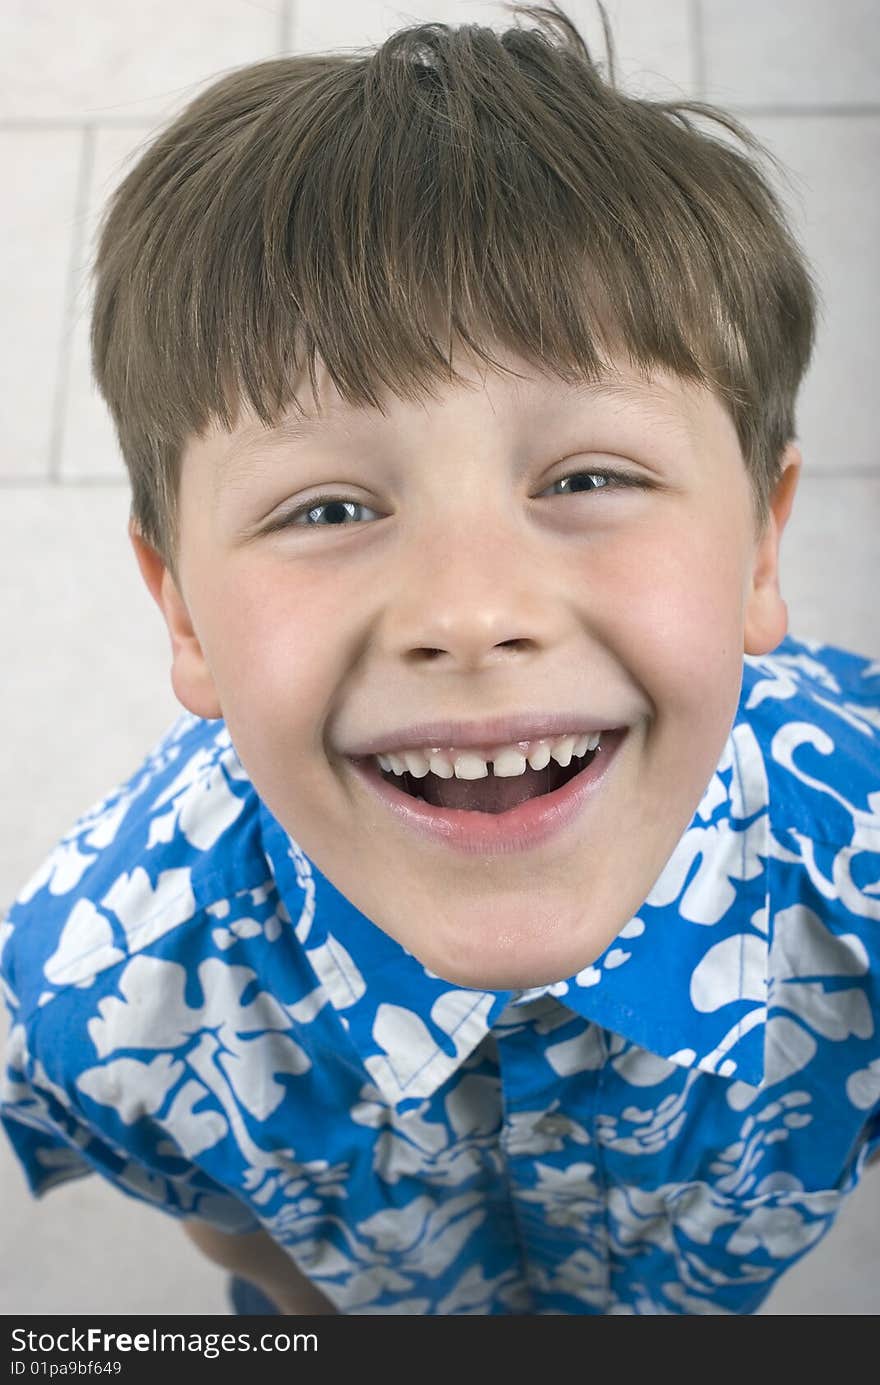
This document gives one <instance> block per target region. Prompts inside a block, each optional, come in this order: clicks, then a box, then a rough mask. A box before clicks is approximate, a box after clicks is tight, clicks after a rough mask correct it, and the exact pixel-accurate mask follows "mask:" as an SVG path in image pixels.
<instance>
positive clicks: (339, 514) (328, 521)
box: [263, 471, 647, 534]
mask: <svg viewBox="0 0 880 1385" xmlns="http://www.w3.org/2000/svg"><path fill="white" fill-rule="evenodd" d="M646 484H647V483H646V482H645V481H644V480H643V479H642V478H641V477H639V476H629V475H627V474H626V473H624V472H618V471H575V472H572V473H571V474H570V475H568V476H561V477H560V478H559V480H557V481H552V482H551V483H550V485H549V486H548V487H547V490H549V491H552V490H553V487H554V486H561V487H564V489H562V490H559V491H556V494H557V495H583V494H584V493H589V492H591V491H598V490H620V489H622V488H623V487H625V486H642V487H644V486H645V485H646ZM547 490H545V491H542V492H541V495H542V496H543V495H546V493H547ZM358 511H366V512H367V514H371V515H373V516H374V517H376V518H378V519H381V518H382V516H381V515H379V514H378V513H377V511H376V510H371V509H370V507H369V505H364V504H363V503H362V502H361V501H360V500H348V499H345V498H344V497H343V496H337V495H322V496H318V497H317V498H316V499H315V500H310V501H309V502H308V504H306V505H300V506H299V507H298V508H297V509H295V510H288V511H287V512H286V513H282V514H280V515H278V516H277V518H276V519H274V520H271V521H270V522H269V524H267V525H266V527H265V529H264V530H263V533H264V534H271V533H273V532H275V531H276V530H278V529H288V528H299V529H339V528H348V527H350V526H349V524H348V521H349V520H354V519H356V518H357V513H356V512H358ZM322 516H323V517H322Z"/></svg>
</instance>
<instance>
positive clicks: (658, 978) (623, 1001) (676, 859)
mask: <svg viewBox="0 0 880 1385" xmlns="http://www.w3.org/2000/svg"><path fill="white" fill-rule="evenodd" d="M749 673H750V670H749V667H748V665H746V679H745V682H744V694H743V699H741V702H740V712H739V713H738V715H737V719H736V721H735V722H734V725H733V728H732V730H731V733H730V735H729V737H728V740H727V743H726V745H725V748H724V752H723V754H722V757H721V759H720V761H719V763H718V766H717V768H716V770H715V773H714V774H713V776H712V779H711V781H710V783H709V785H708V787H707V788H706V791H705V793H704V794H703V797H702V799H701V801H700V804H699V807H698V808H697V811H696V813H695V815H694V817H693V819H692V821H691V823H690V825H689V827H688V828H687V830H686V831H685V832H684V834H683V836H682V837H681V839H680V841H679V843H678V845H677V847H676V848H675V851H674V852H673V854H672V856H671V857H670V859H669V861H668V862H667V864H666V866H665V867H664V870H663V872H662V874H661V875H660V877H659V879H658V880H657V882H656V883H655V885H654V887H653V889H652V890H651V893H650V895H649V896H648V898H647V900H646V901H645V903H644V905H643V906H642V908H641V909H640V910H639V911H638V914H637V915H635V917H633V918H632V919H630V921H629V922H628V923H627V924H626V925H625V927H624V928H623V929H622V930H621V931H620V933H619V934H618V935H617V936H616V938H615V939H614V940H613V942H612V943H611V944H610V945H609V946H608V947H607V948H606V950H605V951H604V952H603V953H602V955H601V956H600V957H598V958H597V959H596V961H595V962H593V963H592V964H591V965H590V966H588V967H586V968H584V970H583V971H581V972H580V973H578V974H577V975H576V976H573V977H569V978H568V979H567V980H565V981H560V982H558V983H556V984H555V985H552V986H547V987H539V988H536V989H535V990H533V991H529V992H525V993H522V992H513V991H480V990H474V989H468V988H465V987H461V986H456V985H453V984H451V983H450V982H448V981H444V980H442V979H441V978H440V977H438V976H435V975H434V974H433V973H431V972H429V971H428V970H427V968H426V967H425V966H424V965H423V964H422V963H421V962H419V961H418V960H417V959H416V958H415V957H413V956H412V954H411V953H409V952H407V951H406V950H405V949H404V948H403V947H402V946H401V945H400V944H399V943H397V942H396V941H395V940H394V939H392V938H389V937H388V936H387V934H385V933H383V932H382V930H381V929H380V928H378V927H377V926H376V925H375V924H374V923H372V922H371V920H370V919H368V918H367V917H366V915H364V914H362V913H361V912H360V911H359V910H358V909H356V908H355V906H354V905H353V904H351V902H350V901H349V900H348V899H347V898H346V897H345V896H344V895H343V894H342V893H341V892H340V891H339V890H337V889H336V887H335V886H334V885H333V884H332V883H331V882H330V881H329V880H328V879H327V877H326V876H324V875H323V874H322V873H321V872H320V871H319V870H318V868H317V867H316V866H315V865H314V863H313V862H311V861H310V860H309V859H308V858H307V857H306V856H305V854H304V853H303V851H302V849H301V848H300V847H299V845H298V844H297V843H296V842H295V841H294V840H293V839H292V838H291V837H290V836H289V834H288V833H287V832H286V831H285V830H284V829H283V828H282V827H281V825H280V824H279V823H278V821H277V820H276V819H275V818H274V817H273V816H272V814H271V813H270V812H269V811H268V809H267V808H266V807H265V805H264V804H261V814H262V831H263V846H264V850H265V853H266V856H267V859H268V861H269V864H270V866H271V868H272V870H273V873H274V876H275V879H276V882H277V884H278V888H279V891H280V893H281V897H282V899H283V900H284V902H285V905H286V907H287V910H288V912H289V913H290V916H291V920H292V925H293V927H294V929H295V932H296V936H297V938H298V940H299V942H300V943H301V944H302V946H303V947H304V950H305V953H306V956H307V957H308V960H309V962H310V964H311V966H312V969H313V970H314V972H315V975H316V977H317V979H318V982H319V989H320V992H321V995H320V1000H319V1001H318V1002H310V1003H311V1004H312V1009H313V1010H314V1008H316V1005H317V1004H323V1003H326V1002H329V1004H330V1005H331V1006H332V1007H333V1009H334V1010H335V1011H336V1012H337V1013H338V1015H339V1017H340V1019H341V1022H342V1024H343V1026H344V1028H345V1029H346V1031H347V1033H348V1036H349V1038H350V1040H351V1042H352V1044H353V1045H354V1047H355V1049H356V1050H357V1052H358V1054H359V1056H360V1058H361V1061H362V1062H363V1063H364V1065H365V1067H366V1069H367V1070H368V1072H369V1073H370V1076H371V1078H372V1080H373V1082H374V1083H375V1085H376V1086H377V1087H378V1088H379V1090H380V1092H381V1093H382V1096H383V1097H384V1099H385V1100H386V1101H387V1102H389V1103H391V1104H393V1105H395V1106H398V1107H401V1108H402V1109H406V1108H407V1107H408V1106H410V1105H417V1104H419V1103H420V1102H421V1101H423V1100H424V1099H425V1098H426V1097H429V1096H431V1095H432V1094H433V1092H435V1091H436V1090H437V1088H438V1087H440V1086H441V1085H442V1084H443V1083H444V1082H445V1081H446V1080H447V1078H448V1077H449V1076H450V1075H451V1074H452V1073H453V1072H454V1071H455V1070H456V1069H457V1068H459V1067H460V1066H461V1064H462V1063H463V1062H464V1061H465V1060H466V1058H467V1057H468V1056H469V1055H470V1054H471V1053H472V1052H473V1050H474V1049H475V1048H476V1046H477V1044H478V1043H480V1041H481V1040H482V1039H483V1038H484V1037H485V1035H486V1034H487V1032H488V1031H489V1029H490V1028H491V1026H492V1025H493V1023H494V1022H495V1021H496V1019H497V1018H498V1017H499V1015H500V1014H501V1012H502V1011H503V1010H504V1009H505V1007H506V1006H507V1005H509V1004H511V1003H518V1002H521V1001H526V1000H530V999H532V998H533V997H536V996H538V995H540V994H542V993H549V994H551V995H553V996H555V997H556V998H557V1000H558V1001H559V1003H560V1004H561V1005H563V1006H565V1007H567V1008H568V1009H570V1010H572V1011H574V1012H575V1013H577V1014H579V1015H581V1016H583V1018H584V1019H586V1020H589V1021H591V1022H593V1023H595V1024H598V1025H601V1026H602V1027H603V1028H606V1029H610V1030H613V1031H614V1032H615V1033H617V1034H620V1035H622V1036H623V1037H624V1038H626V1039H629V1040H631V1041H632V1042H634V1043H636V1044H637V1045H639V1047H642V1048H645V1049H647V1050H649V1051H650V1052H651V1053H654V1054H657V1055H658V1056H659V1057H662V1058H665V1059H668V1060H669V1061H670V1062H672V1063H675V1064H677V1065H678V1066H680V1067H687V1068H690V1067H696V1068H699V1069H701V1070H702V1071H704V1072H708V1073H714V1074H716V1075H718V1076H719V1077H722V1078H728V1079H736V1080H737V1081H740V1082H744V1083H746V1084H748V1085H749V1086H757V1085H759V1084H760V1083H761V1081H762V1079H763V1076H764V1031H765V1026H766V1018H767V1001H766V997H767V982H768V958H769V945H770V941H771V939H770V936H769V933H770V925H771V919H772V909H771V907H770V899H769V893H768V890H769V872H768V863H769V857H770V842H769V838H770V823H769V801H770V795H769V784H768V777H767V766H766V764H765V758H764V754H763V752H762V749H761V746H760V744H759V742H758V739H757V737H756V734H755V731H754V729H753V727H752V725H751V724H750V723H749V722H748V721H747V720H745V719H744V718H743V716H742V706H743V700H744V697H745V692H746V687H747V685H748V684H750V683H751V682H752V681H753V677H752V678H751V679H750V678H749Z"/></svg>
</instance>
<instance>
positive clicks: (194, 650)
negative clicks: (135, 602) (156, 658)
mask: <svg viewBox="0 0 880 1385" xmlns="http://www.w3.org/2000/svg"><path fill="white" fill-rule="evenodd" d="M128 534H129V538H130V539H131V545H132V548H133V549H134V553H135V557H136V558H137V563H138V567H139V568H140V570H141V576H142V577H143V579H144V583H145V584H146V587H147V590H148V591H149V593H150V595H151V596H152V598H153V600H154V601H155V602H156V605H157V606H158V607H159V610H160V611H161V612H162V616H163V619H164V621H165V625H166V627H167V629H168V634H169V637H170V639H171V686H172V688H173V690H174V695H175V697H176V698H177V700H178V702H179V703H180V704H181V706H183V707H185V708H186V710H187V711H188V712H192V713H193V715H194V716H197V717H204V718H205V720H207V721H213V720H217V719H218V718H220V717H222V716H223V712H222V710H221V708H220V703H219V700H218V698H217V692H216V689H215V687H214V679H213V676H212V674H211V670H210V668H209V667H208V663H207V660H206V659H205V655H204V652H203V650H202V646H201V644H200V642H199V639H198V636H197V635H196V632H195V629H194V628H193V624H192V620H191V619H190V614H189V611H188V609H187V606H186V603H185V601H184V599H183V597H182V595H181V593H180V591H179V589H178V587H177V583H176V582H175V580H174V578H173V577H172V575H171V573H170V572H169V570H168V568H167V566H166V565H165V563H164V561H163V559H162V557H161V555H160V554H159V553H157V551H156V549H155V548H153V546H152V545H151V544H149V543H147V541H146V539H144V538H143V536H142V535H141V534H140V533H139V531H138V530H137V528H136V527H135V524H134V521H129V525H128Z"/></svg>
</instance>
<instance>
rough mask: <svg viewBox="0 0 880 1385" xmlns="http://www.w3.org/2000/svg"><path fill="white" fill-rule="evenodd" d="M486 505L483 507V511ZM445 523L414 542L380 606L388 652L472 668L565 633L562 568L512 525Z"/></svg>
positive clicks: (418, 662)
mask: <svg viewBox="0 0 880 1385" xmlns="http://www.w3.org/2000/svg"><path fill="white" fill-rule="evenodd" d="M484 513H485V512H484ZM450 527H452V526H446V527H445V530H444V534H443V536H442V537H441V536H439V535H438V534H437V533H435V534H434V535H432V536H431V537H430V538H427V539H426V538H424V537H423V539H422V541H421V542H420V543H418V544H414V545H413V547H412V549H411V550H410V552H409V553H408V555H407V558H406V560H405V562H404V564H403V566H402V569H401V571H400V572H399V573H398V574H397V578H398V581H397V583H396V595H395V596H394V598H393V599H392V600H390V601H389V602H388V604H387V605H386V608H385V613H384V614H385V619H384V643H385V647H386V653H389V654H391V655H392V656H393V657H394V658H396V659H397V660H398V661H400V662H403V663H405V664H406V665H407V666H408V667H411V668H413V667H424V666H428V665H435V666H436V667H437V668H438V669H446V670H447V671H453V670H458V671H468V672H474V671H478V670H480V669H484V668H485V669H488V668H490V667H493V666H495V665H499V664H505V663H508V662H509V661H510V660H511V658H512V657H513V656H516V655H520V656H526V655H530V654H531V655H535V654H537V653H539V652H540V651H542V650H548V649H550V648H551V647H552V646H553V645H554V643H555V642H557V641H559V640H560V639H561V638H563V636H564V631H565V625H566V610H567V605H566V601H565V597H564V592H563V590H562V581H561V576H560V574H558V571H557V569H556V567H555V566H554V565H553V564H552V563H551V562H550V561H549V555H548V553H547V552H546V551H543V552H541V551H539V548H540V546H530V545H529V544H526V543H524V540H523V535H522V532H521V531H520V532H519V533H517V532H513V531H514V529H515V526H510V528H509V529H506V530H503V529H502V527H501V526H498V525H496V526H495V527H494V528H493V529H492V531H491V532H487V531H486V530H485V529H481V526H479V525H475V524H468V526H467V529H463V528H462V527H461V526H460V525H459V526H458V527H457V529H456V532H455V533H454V534H451V533H450Z"/></svg>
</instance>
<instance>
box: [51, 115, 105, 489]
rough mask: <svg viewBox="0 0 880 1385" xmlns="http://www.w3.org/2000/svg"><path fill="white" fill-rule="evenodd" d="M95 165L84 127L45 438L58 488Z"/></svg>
mask: <svg viewBox="0 0 880 1385" xmlns="http://www.w3.org/2000/svg"><path fill="white" fill-rule="evenodd" d="M94 165H95V127H94V126H93V125H86V127H85V129H84V130H83V142H82V150H81V153H80V162H79V174H78V177H77V186H76V203H75V206H74V210H73V230H72V233H71V237H70V252H69V260H68V265H67V274H66V277H65V291H64V309H63V313H62V321H61V351H60V355H59V359H58V363H57V371H58V374H57V377H56V384H55V398H54V400H53V404H52V431H51V435H50V438H49V458H48V468H47V473H48V481H49V484H50V485H58V484H59V482H60V480H61V451H62V446H63V443H64V425H65V414H66V412H67V400H68V395H69V393H70V373H71V364H72V362H71V356H72V351H71V347H72V344H73V332H74V327H75V316H74V314H75V309H76V300H77V287H78V283H77V274H78V269H79V263H80V257H81V255H82V251H83V244H84V238H83V232H84V228H85V225H86V217H87V214H88V208H89V187H90V185H91V181H92V171H93V169H94Z"/></svg>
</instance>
